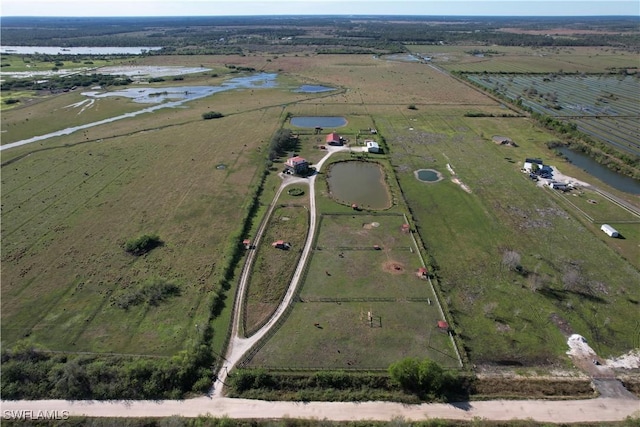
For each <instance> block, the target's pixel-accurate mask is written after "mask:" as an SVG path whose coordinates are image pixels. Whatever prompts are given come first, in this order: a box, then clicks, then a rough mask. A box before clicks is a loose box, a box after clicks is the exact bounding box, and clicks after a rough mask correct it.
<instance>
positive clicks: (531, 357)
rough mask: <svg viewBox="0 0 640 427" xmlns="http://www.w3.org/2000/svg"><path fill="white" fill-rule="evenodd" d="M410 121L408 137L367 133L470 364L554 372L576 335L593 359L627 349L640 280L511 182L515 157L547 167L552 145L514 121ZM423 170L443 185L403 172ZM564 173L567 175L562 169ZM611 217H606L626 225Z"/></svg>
mask: <svg viewBox="0 0 640 427" xmlns="http://www.w3.org/2000/svg"><path fill="white" fill-rule="evenodd" d="M415 118H416V120H415V121H412V122H411V123H412V128H413V129H414V130H413V131H410V130H408V129H407V118H406V117H404V116H388V117H386V118H385V119H378V120H376V122H377V124H378V127H379V129H380V130H381V131H382V133H383V134H384V135H385V138H386V140H387V142H388V143H389V145H390V146H391V147H392V153H391V160H392V163H393V165H394V167H395V170H396V176H397V177H398V180H399V183H400V186H401V187H402V190H403V193H404V195H405V198H406V201H407V204H408V205H409V207H410V208H411V211H412V212H413V217H414V221H415V222H416V227H417V229H418V232H419V234H420V236H421V237H422V239H423V241H424V242H425V245H426V247H427V251H428V253H429V255H430V256H432V257H433V262H434V263H435V264H436V265H435V266H434V267H435V268H436V274H437V276H438V279H439V287H440V289H441V290H442V291H443V293H444V300H445V303H446V305H447V306H448V307H449V308H450V310H451V312H452V314H453V317H454V319H455V322H456V323H457V325H456V331H457V332H458V334H459V335H460V336H461V337H462V339H463V341H464V342H465V347H467V349H468V351H469V355H470V358H471V360H472V361H474V362H477V363H478V362H490V363H503V364H522V365H531V364H534V365H535V364H546V363H550V362H552V361H562V360H565V359H564V358H565V356H564V352H565V349H566V344H565V341H566V336H567V334H569V333H574V332H575V333H580V334H582V335H584V336H586V337H587V339H588V340H589V342H590V343H592V346H593V347H594V348H595V349H596V351H598V352H599V353H600V354H601V355H615V354H619V353H621V352H624V351H627V350H628V349H629V348H633V347H635V346H637V345H638V339H640V334H639V330H638V325H637V324H633V323H630V322H628V321H627V319H628V318H629V316H632V313H634V312H635V311H636V310H637V301H638V300H639V299H638V297H639V296H640V295H639V293H638V292H639V291H638V289H637V288H635V287H633V286H629V283H632V282H636V281H638V279H640V276H639V273H638V269H637V266H634V265H632V264H630V263H629V262H628V261H626V260H625V259H623V258H622V257H620V255H618V254H617V253H616V252H615V251H613V250H609V249H607V247H606V245H605V244H604V241H605V238H604V236H601V234H603V233H601V232H599V231H596V230H593V229H592V228H591V227H589V228H587V227H585V226H584V225H583V224H582V223H581V222H580V221H579V220H577V219H575V217H574V215H580V214H579V213H577V212H576V211H574V210H573V209H571V208H567V207H566V206H565V205H564V204H559V203H558V202H557V201H556V199H555V195H554V194H553V193H552V192H550V191H549V190H547V189H544V188H539V187H536V186H535V185H534V184H533V183H532V182H531V181H530V180H528V179H527V178H526V177H525V176H524V175H523V174H522V173H521V172H520V171H519V170H520V168H521V165H522V159H523V158H524V157H525V156H527V157H529V156H537V157H541V158H548V157H549V156H550V153H549V152H547V151H546V148H544V141H545V140H548V139H549V138H551V137H552V136H551V135H548V134H546V133H544V132H542V131H540V130H538V129H536V128H535V127H533V126H532V124H531V123H530V122H529V121H528V120H527V119H520V118H469V117H463V116H462V115H460V114H458V115H454V114H450V112H449V111H440V109H438V108H432V109H429V110H428V111H427V110H426V109H425V110H421V111H420V112H419V115H417V117H415ZM496 134H500V135H508V136H509V137H510V138H512V139H513V140H514V141H516V142H517V143H518V145H519V147H517V148H516V147H506V146H498V145H496V144H494V143H493V142H492V141H491V140H490V139H489V136H490V135H496ZM409 153H411V154H409ZM549 162H550V163H551V164H553V160H549ZM447 165H449V167H450V168H451V170H449V168H448V167H447ZM425 167H428V168H432V169H436V170H438V171H440V172H441V173H443V175H445V177H446V179H445V180H444V181H441V182H438V183H435V184H425V183H422V182H419V181H418V180H416V179H415V177H414V175H413V171H414V170H415V169H419V168H425ZM562 170H563V172H564V173H566V174H568V175H570V176H571V175H572V172H573V168H572V166H571V165H569V164H563V166H562ZM451 171H453V172H451ZM454 173H455V174H454ZM454 178H455V179H456V180H457V181H454ZM456 182H458V183H456ZM460 182H462V183H464V184H466V185H467V186H468V187H469V189H470V190H471V191H470V193H469V192H466V191H463V188H462V187H461V185H459V183H460ZM618 209H619V210H617V209H616V207H615V206H613V205H609V206H608V207H607V210H612V211H616V213H608V214H611V215H615V216H616V217H626V214H625V213H624V211H623V210H622V209H621V208H618ZM628 226H629V227H630V228H633V229H634V230H637V229H638V227H639V224H637V223H636V224H629V225H628ZM634 234H635V232H634ZM507 252H516V253H517V254H518V256H519V261H518V262H519V264H520V265H521V267H522V269H523V270H522V271H524V273H522V272H518V271H515V270H512V269H511V268H509V267H508V266H506V265H505V258H504V257H505V254H506V253H507ZM631 253H633V252H631ZM628 259H629V258H628ZM632 262H633V261H632ZM614 306H615V309H612V308H613V307H614Z"/></svg>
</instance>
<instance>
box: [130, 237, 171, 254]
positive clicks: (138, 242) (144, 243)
mask: <svg viewBox="0 0 640 427" xmlns="http://www.w3.org/2000/svg"><path fill="white" fill-rule="evenodd" d="M162 243H163V242H162V240H160V237H158V236H157V235H156V234H143V235H142V236H140V237H138V238H135V239H131V240H127V242H126V243H125V244H124V250H125V251H126V252H129V253H130V254H132V255H136V256H140V255H144V254H146V253H147V252H149V251H150V250H152V249H154V248H156V247H158V246H161V245H162Z"/></svg>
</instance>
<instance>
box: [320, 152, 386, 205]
mask: <svg viewBox="0 0 640 427" xmlns="http://www.w3.org/2000/svg"><path fill="white" fill-rule="evenodd" d="M327 182H328V184H329V193H330V194H331V197H332V198H333V199H334V200H335V201H337V202H338V203H342V204H346V205H351V204H354V203H355V204H356V205H358V206H360V207H362V208H364V209H387V208H389V207H391V197H390V195H389V188H388V187H387V183H386V182H385V179H384V171H383V170H382V167H381V166H380V165H379V164H377V163H370V162H357V161H348V162H338V163H334V164H332V165H331V167H330V168H329V171H328V172H327Z"/></svg>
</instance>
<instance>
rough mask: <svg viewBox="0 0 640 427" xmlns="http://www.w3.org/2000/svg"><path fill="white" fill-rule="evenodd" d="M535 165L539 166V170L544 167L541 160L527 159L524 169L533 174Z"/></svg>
mask: <svg viewBox="0 0 640 427" xmlns="http://www.w3.org/2000/svg"><path fill="white" fill-rule="evenodd" d="M533 165H538V169H542V167H543V166H544V164H543V163H542V160H540V159H525V160H524V167H523V169H524V170H526V171H527V172H531V171H532V169H533Z"/></svg>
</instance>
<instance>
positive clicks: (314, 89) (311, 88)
mask: <svg viewBox="0 0 640 427" xmlns="http://www.w3.org/2000/svg"><path fill="white" fill-rule="evenodd" d="M332 90H335V89H334V88H332V87H327V86H316V85H302V86H300V87H299V88H298V89H296V90H294V92H301V93H320V92H330V91H332Z"/></svg>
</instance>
